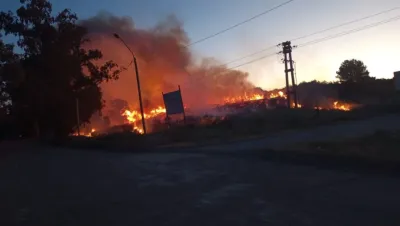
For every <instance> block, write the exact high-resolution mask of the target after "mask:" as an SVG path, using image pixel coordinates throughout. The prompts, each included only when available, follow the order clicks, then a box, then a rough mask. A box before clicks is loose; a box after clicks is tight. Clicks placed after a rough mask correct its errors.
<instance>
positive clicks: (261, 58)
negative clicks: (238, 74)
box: [227, 53, 277, 70]
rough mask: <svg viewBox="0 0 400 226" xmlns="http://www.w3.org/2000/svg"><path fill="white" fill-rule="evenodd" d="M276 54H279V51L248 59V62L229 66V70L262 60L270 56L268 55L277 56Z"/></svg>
mask: <svg viewBox="0 0 400 226" xmlns="http://www.w3.org/2000/svg"><path fill="white" fill-rule="evenodd" d="M276 54H277V53H272V54H269V55H265V56H262V57H259V58H257V59H254V60H251V61H248V62H246V63H243V64H239V65H237V66H234V67H230V68H227V70H232V69H235V68H238V67H241V66H244V65H247V64H251V63H254V62H256V61H260V60H263V59H265V58H268V57H271V56H275V55H276Z"/></svg>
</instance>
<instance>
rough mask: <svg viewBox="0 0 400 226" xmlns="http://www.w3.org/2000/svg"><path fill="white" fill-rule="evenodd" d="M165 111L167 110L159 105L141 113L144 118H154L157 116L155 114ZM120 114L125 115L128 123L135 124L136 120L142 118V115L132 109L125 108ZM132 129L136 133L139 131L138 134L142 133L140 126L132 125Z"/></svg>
mask: <svg viewBox="0 0 400 226" xmlns="http://www.w3.org/2000/svg"><path fill="white" fill-rule="evenodd" d="M166 112H167V111H166V109H165V108H163V107H161V106H158V107H157V108H154V109H151V110H150V111H148V112H147V113H146V112H144V113H143V116H144V119H152V118H155V117H157V116H160V115H163V114H165V113H166ZM122 115H123V116H125V118H126V121H128V123H130V124H136V122H137V121H140V120H142V115H141V114H140V112H139V111H135V110H133V111H130V110H125V111H124V112H123V113H122ZM133 129H134V130H135V131H137V132H138V133H140V134H143V133H144V131H143V129H142V128H140V127H138V126H134V127H133Z"/></svg>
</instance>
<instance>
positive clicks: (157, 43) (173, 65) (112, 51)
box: [81, 12, 254, 109]
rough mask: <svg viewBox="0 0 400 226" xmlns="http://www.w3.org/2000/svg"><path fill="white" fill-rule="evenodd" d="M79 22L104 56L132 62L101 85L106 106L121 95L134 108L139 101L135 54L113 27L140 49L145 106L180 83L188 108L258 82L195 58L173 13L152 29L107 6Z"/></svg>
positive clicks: (121, 62)
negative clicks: (117, 74)
mask: <svg viewBox="0 0 400 226" xmlns="http://www.w3.org/2000/svg"><path fill="white" fill-rule="evenodd" d="M81 24H82V25H83V26H85V27H87V28H88V31H89V38H90V40H91V42H90V43H89V44H88V45H89V46H88V47H90V48H96V49H99V50H101V51H102V53H103V56H104V57H103V58H104V60H114V61H115V62H116V63H117V64H118V65H120V66H125V67H127V68H128V69H127V70H126V71H124V72H123V73H122V74H121V75H120V79H119V80H117V81H112V82H109V83H105V84H103V85H102V90H103V94H104V99H105V100H106V107H107V103H109V101H111V100H113V99H123V100H125V101H127V102H128V104H129V105H130V107H131V108H133V109H138V106H139V105H138V95H137V93H138V92H137V82H136V77H135V71H134V67H133V63H132V55H131V53H130V52H129V50H128V49H127V48H126V47H125V45H124V44H123V43H122V42H121V40H118V39H117V38H115V37H114V36H113V33H117V34H118V35H119V36H120V37H121V38H122V39H123V40H124V41H125V43H126V44H127V45H128V46H129V48H130V49H131V50H132V52H133V53H134V54H135V55H136V58H137V63H138V67H139V73H140V83H141V89H142V98H143V100H144V101H143V102H144V107H145V109H150V108H153V107H157V106H160V105H162V104H163V102H162V93H163V92H164V93H165V92H170V91H173V90H176V89H177V88H178V85H180V87H181V90H182V96H183V101H184V104H185V105H186V106H188V107H189V108H201V107H205V106H206V105H209V104H218V103H221V102H222V100H223V98H224V97H227V96H237V95H243V94H244V92H251V90H252V89H253V88H254V86H253V85H252V84H251V83H250V82H249V81H248V80H247V77H248V74H247V73H245V72H242V71H238V70H228V69H227V68H226V67H225V66H220V65H219V62H217V61H216V60H214V59H203V60H202V62H201V63H199V64H195V63H194V60H193V55H192V53H191V51H190V49H189V48H187V47H186V46H187V45H188V44H189V39H188V36H187V34H186V32H185V30H184V29H183V24H182V22H180V21H179V20H178V19H177V18H176V17H174V16H170V17H167V18H166V19H165V20H163V21H161V22H159V23H158V24H157V25H155V26H154V27H152V28H148V29H141V28H137V27H136V26H135V23H134V21H133V20H132V18H130V17H118V16H115V15H112V14H109V13H104V12H103V13H99V14H98V15H96V16H94V17H92V18H89V19H87V20H83V21H81Z"/></svg>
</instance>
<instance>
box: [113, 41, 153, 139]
mask: <svg viewBox="0 0 400 226" xmlns="http://www.w3.org/2000/svg"><path fill="white" fill-rule="evenodd" d="M114 37H115V38H116V39H119V40H120V41H121V42H122V43H123V44H124V45H125V47H126V48H127V49H128V50H129V52H131V54H132V57H133V63H134V67H135V68H134V69H135V73H136V82H137V89H138V96H139V104H140V114H141V116H142V127H143V134H144V135H146V133H147V132H146V121H145V118H144V110H143V101H142V91H141V90H140V80H139V69H138V65H137V62H136V56H135V54H134V53H133V52H132V50H131V49H130V48H129V46H128V45H127V44H126V42H125V41H124V40H123V39H122V38H121V37H120V36H119V35H118V34H117V33H114Z"/></svg>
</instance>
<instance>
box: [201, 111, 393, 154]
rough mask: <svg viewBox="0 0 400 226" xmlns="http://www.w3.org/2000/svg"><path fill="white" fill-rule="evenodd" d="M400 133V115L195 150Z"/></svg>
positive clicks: (276, 146) (280, 145)
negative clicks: (392, 132) (375, 133)
mask: <svg viewBox="0 0 400 226" xmlns="http://www.w3.org/2000/svg"><path fill="white" fill-rule="evenodd" d="M378 130H382V131H395V130H400V115H387V116H380V117H375V118H370V119H367V120H360V121H349V122H346V123H341V124H337V125H326V126H320V127H316V128H310V129H305V130H301V131H300V130H295V131H286V132H281V133H277V134H275V135H271V136H268V137H265V138H257V139H251V140H248V141H240V142H233V143H229V144H222V145H216V146H212V147H209V146H207V147H201V148H195V150H196V151H211V152H213V151H227V152H234V151H238V152H243V151H246V150H255V149H264V150H265V149H281V148H285V147H287V146H288V145H293V144H296V143H299V142H311V141H312V142H316V141H330V140H341V139H348V138H357V137H363V136H367V135H371V134H373V133H374V132H376V131H378Z"/></svg>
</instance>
